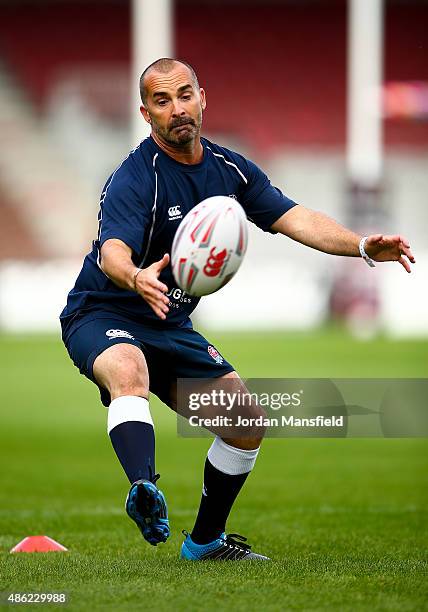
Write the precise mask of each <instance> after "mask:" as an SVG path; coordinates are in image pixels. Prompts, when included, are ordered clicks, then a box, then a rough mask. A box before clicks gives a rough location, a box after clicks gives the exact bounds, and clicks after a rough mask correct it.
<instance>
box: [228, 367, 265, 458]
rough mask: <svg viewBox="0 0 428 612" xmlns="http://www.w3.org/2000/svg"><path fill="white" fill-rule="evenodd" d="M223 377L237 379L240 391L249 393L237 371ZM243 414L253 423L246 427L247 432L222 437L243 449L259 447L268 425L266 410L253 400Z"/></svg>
mask: <svg viewBox="0 0 428 612" xmlns="http://www.w3.org/2000/svg"><path fill="white" fill-rule="evenodd" d="M222 378H228V379H235V381H236V384H237V385H238V387H239V388H240V391H241V392H242V393H248V389H247V388H246V387H245V385H244V384H243V383H242V381H241V380H240V377H239V375H238V374H237V373H236V372H229V374H226V375H225V376H223V377H222ZM236 379H237V380H236ZM242 416H243V417H248V419H249V421H250V422H251V423H252V424H251V425H250V426H248V428H246V431H245V433H242V432H240V435H239V436H233V434H232V436H231V437H230V438H229V437H224V438H222V439H223V441H224V442H226V444H229V445H230V446H234V447H235V448H240V449H242V450H254V449H256V448H259V446H260V445H261V443H262V440H263V438H264V436H265V433H266V427H265V425H264V424H263V419H264V418H265V417H266V412H265V411H264V410H263V408H262V407H261V406H259V405H258V404H256V403H254V402H253V403H251V404H250V405H249V406H247V407H246V408H245V413H242Z"/></svg>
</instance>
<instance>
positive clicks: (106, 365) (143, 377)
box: [93, 343, 149, 400]
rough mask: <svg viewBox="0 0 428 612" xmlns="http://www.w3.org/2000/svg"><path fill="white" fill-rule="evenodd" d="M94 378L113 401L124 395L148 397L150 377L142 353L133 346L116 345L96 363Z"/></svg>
mask: <svg viewBox="0 0 428 612" xmlns="http://www.w3.org/2000/svg"><path fill="white" fill-rule="evenodd" d="M93 371H94V377H95V379H96V381H97V382H98V384H100V385H101V386H102V387H105V388H106V389H107V390H108V391H109V392H110V396H111V399H112V400H114V399H115V398H116V397H121V396H123V395H138V396H140V397H148V393H149V375H148V370H147V364H146V360H145V358H144V355H143V353H142V351H141V350H140V349H139V348H138V347H137V346H134V345H133V344H125V343H120V344H114V345H113V346H111V347H109V348H108V349H106V350H105V351H104V352H103V353H101V355H99V356H98V357H97V358H96V360H95V362H94V367H93Z"/></svg>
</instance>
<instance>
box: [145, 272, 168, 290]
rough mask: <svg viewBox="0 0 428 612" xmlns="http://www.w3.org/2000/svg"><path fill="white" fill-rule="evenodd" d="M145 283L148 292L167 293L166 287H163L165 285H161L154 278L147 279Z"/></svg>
mask: <svg viewBox="0 0 428 612" xmlns="http://www.w3.org/2000/svg"><path fill="white" fill-rule="evenodd" d="M146 282H147V285H148V286H149V288H150V290H155V291H161V292H162V293H167V292H168V287H167V285H165V283H162V282H161V281H159V280H158V279H157V278H156V276H154V277H152V278H148V279H147V281H146Z"/></svg>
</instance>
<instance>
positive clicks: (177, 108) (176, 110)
mask: <svg viewBox="0 0 428 612" xmlns="http://www.w3.org/2000/svg"><path fill="white" fill-rule="evenodd" d="M172 114H173V115H174V117H181V116H183V115H185V114H186V111H185V110H184V108H183V107H182V105H181V102H180V100H179V99H178V98H176V99H175V100H173V110H172Z"/></svg>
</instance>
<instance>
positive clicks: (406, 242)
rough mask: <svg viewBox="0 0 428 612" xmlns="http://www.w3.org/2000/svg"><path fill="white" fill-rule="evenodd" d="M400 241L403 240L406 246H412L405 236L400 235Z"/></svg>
mask: <svg viewBox="0 0 428 612" xmlns="http://www.w3.org/2000/svg"><path fill="white" fill-rule="evenodd" d="M400 241H401V243H402V244H403V245H404V246H406V247H410V243H409V241H408V240H407V238H405V237H404V236H400Z"/></svg>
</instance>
